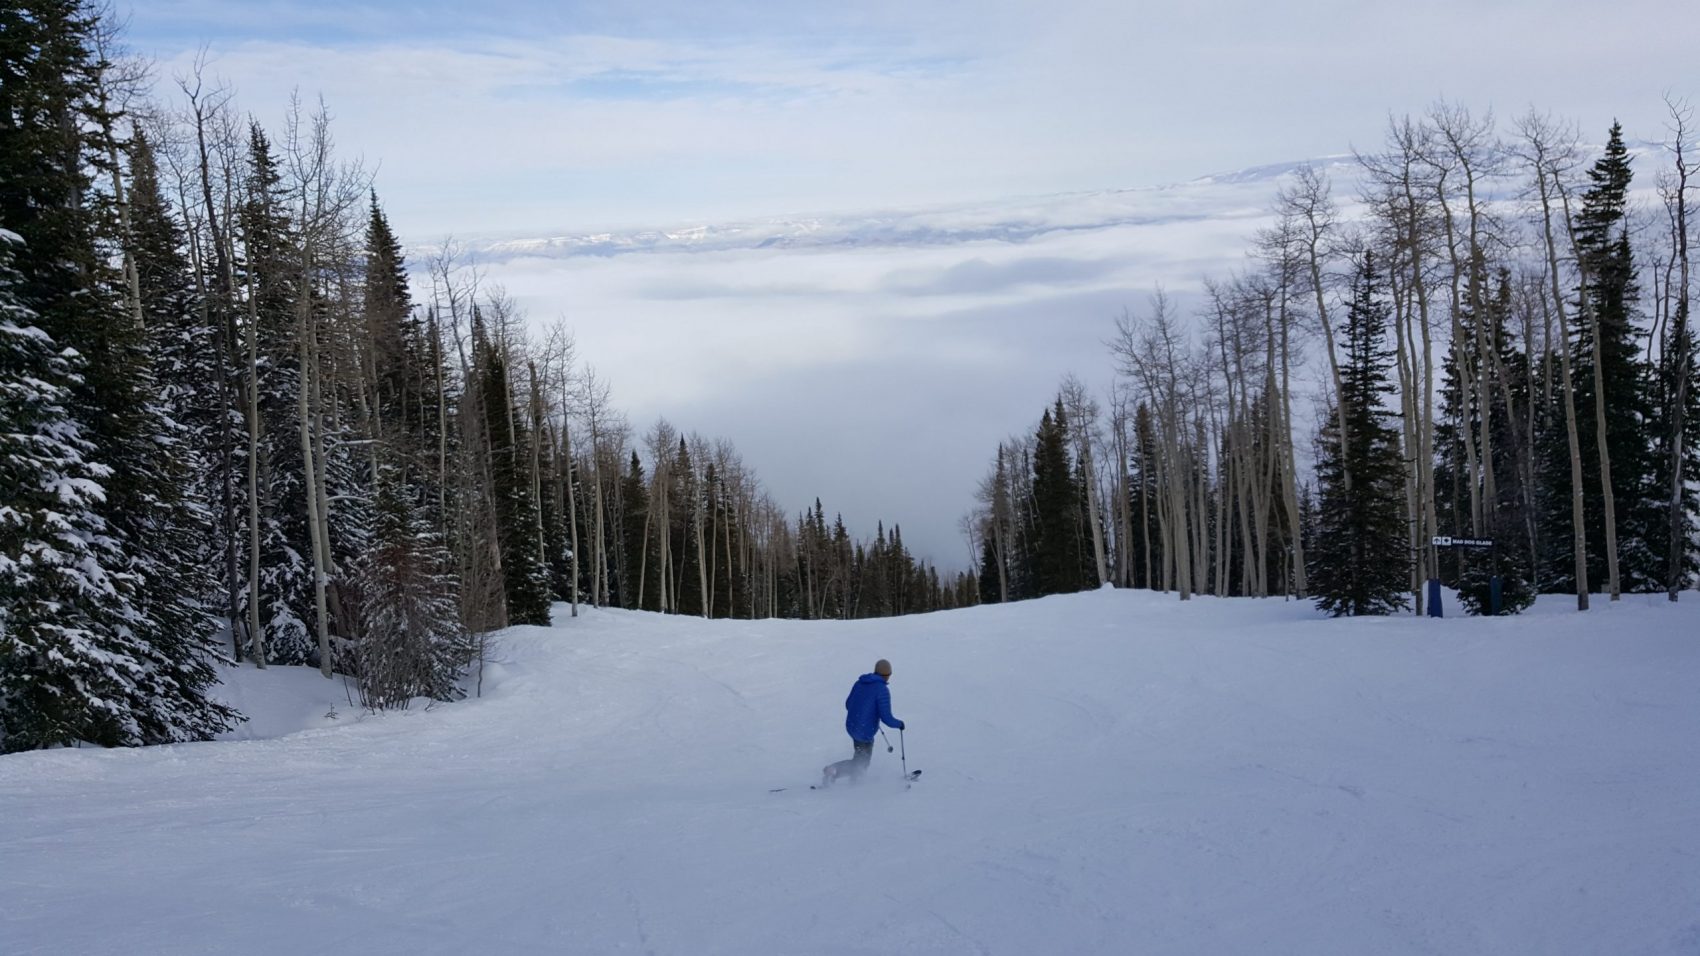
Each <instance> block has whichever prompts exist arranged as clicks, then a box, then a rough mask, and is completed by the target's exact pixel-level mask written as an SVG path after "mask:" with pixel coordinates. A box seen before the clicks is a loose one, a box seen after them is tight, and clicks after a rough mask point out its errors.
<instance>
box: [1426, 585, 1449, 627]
mask: <svg viewBox="0 0 1700 956" xmlns="http://www.w3.org/2000/svg"><path fill="white" fill-rule="evenodd" d="M1428 616H1429V617H1445V616H1446V614H1445V613H1444V612H1443V611H1442V610H1441V607H1440V579H1439V578H1429V579H1428Z"/></svg>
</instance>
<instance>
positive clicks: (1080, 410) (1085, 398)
mask: <svg viewBox="0 0 1700 956" xmlns="http://www.w3.org/2000/svg"><path fill="white" fill-rule="evenodd" d="M1061 394H1062V400H1063V407H1064V408H1065V409H1066V410H1067V412H1068V425H1069V439H1070V441H1071V442H1072V443H1073V445H1074V455H1075V459H1076V460H1077V461H1079V462H1080V470H1081V473H1082V474H1083V475H1084V476H1085V478H1086V514H1087V519H1086V520H1087V522H1088V523H1089V524H1090V525H1091V528H1090V529H1088V530H1089V531H1090V532H1091V535H1092V559H1093V564H1094V567H1095V568H1096V569H1097V572H1098V584H1099V585H1103V584H1105V583H1106V582H1108V581H1109V580H1110V573H1109V565H1108V563H1107V562H1106V560H1105V557H1104V524H1103V522H1102V521H1101V520H1100V518H1099V515H1100V511H1101V508H1100V504H1099V494H1100V493H1099V489H1098V469H1097V467H1096V465H1095V464H1094V461H1093V455H1092V448H1093V445H1094V444H1095V443H1096V436H1097V430H1098V415H1099V412H1100V410H1099V408H1098V403H1097V402H1096V401H1095V400H1093V398H1092V396H1091V395H1090V394H1089V393H1088V392H1087V390H1086V386H1085V384H1084V383H1082V382H1081V381H1080V379H1078V378H1076V377H1075V376H1073V375H1069V376H1067V377H1066V378H1064V379H1063V383H1062V390H1061Z"/></svg>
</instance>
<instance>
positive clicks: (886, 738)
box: [880, 727, 895, 753]
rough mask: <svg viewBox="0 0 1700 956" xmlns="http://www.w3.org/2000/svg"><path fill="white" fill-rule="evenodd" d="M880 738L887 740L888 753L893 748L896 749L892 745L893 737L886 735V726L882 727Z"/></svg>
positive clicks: (886, 750) (886, 749)
mask: <svg viewBox="0 0 1700 956" xmlns="http://www.w3.org/2000/svg"><path fill="white" fill-rule="evenodd" d="M880 739H881V740H883V741H885V752H886V753H891V752H892V750H893V749H895V748H893V747H892V746H891V738H890V737H887V736H886V735H885V728H884V727H881V728H880Z"/></svg>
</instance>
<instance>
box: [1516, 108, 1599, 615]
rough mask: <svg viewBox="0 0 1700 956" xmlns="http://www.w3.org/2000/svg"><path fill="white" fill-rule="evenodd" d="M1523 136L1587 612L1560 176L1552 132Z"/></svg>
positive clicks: (1536, 129)
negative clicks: (1560, 236) (1551, 318)
mask: <svg viewBox="0 0 1700 956" xmlns="http://www.w3.org/2000/svg"><path fill="white" fill-rule="evenodd" d="M1523 135H1524V137H1525V138H1526V139H1527V140H1528V144H1529V147H1530V149H1531V150H1532V153H1531V155H1530V156H1529V157H1528V158H1529V160H1530V162H1531V165H1532V166H1533V167H1534V172H1535V184H1536V188H1537V191H1538V192H1539V194H1540V199H1541V235H1542V239H1543V241H1544V243H1545V246H1546V254H1547V277H1548V279H1549V280H1550V281H1551V283H1552V289H1551V294H1552V304H1553V309H1554V312H1555V314H1556V315H1557V316H1558V332H1559V346H1558V349H1557V350H1556V351H1557V352H1558V357H1559V374H1560V388H1559V391H1560V393H1561V395H1562V396H1563V399H1564V428H1565V433H1566V437H1567V438H1568V440H1569V445H1570V526H1571V530H1572V533H1573V537H1574V543H1573V547H1574V553H1575V561H1576V610H1578V611H1586V610H1587V609H1588V538H1587V526H1586V525H1585V523H1584V520H1583V511H1582V448H1581V439H1580V438H1579V436H1578V434H1577V427H1576V398H1575V396H1576V391H1575V388H1574V385H1573V383H1572V380H1571V375H1570V327H1569V323H1568V322H1567V321H1566V319H1565V315H1564V293H1563V290H1562V289H1561V288H1560V285H1559V270H1558V243H1557V242H1556V241H1555V239H1554V238H1553V229H1552V216H1553V210H1552V199H1553V195H1554V193H1555V192H1556V189H1557V183H1556V182H1555V181H1554V180H1556V179H1557V177H1558V176H1559V175H1561V173H1560V171H1559V169H1558V168H1557V166H1556V165H1553V166H1550V167H1549V165H1548V164H1549V162H1551V159H1550V158H1549V157H1548V156H1547V150H1548V149H1549V148H1551V147H1550V144H1549V143H1548V142H1547V137H1549V136H1550V135H1551V131H1550V130H1548V129H1546V128H1545V126H1544V124H1542V123H1540V122H1539V121H1537V120H1535V119H1534V118H1533V117H1531V118H1530V119H1529V120H1526V121H1525V122H1524V123H1523Z"/></svg>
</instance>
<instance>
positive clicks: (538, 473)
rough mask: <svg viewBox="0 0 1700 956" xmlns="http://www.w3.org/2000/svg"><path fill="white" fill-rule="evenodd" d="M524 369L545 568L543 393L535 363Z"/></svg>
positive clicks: (534, 491)
mask: <svg viewBox="0 0 1700 956" xmlns="http://www.w3.org/2000/svg"><path fill="white" fill-rule="evenodd" d="M525 367H526V370H527V371H528V372H529V373H530V374H531V500H532V501H534V502H536V503H537V507H536V508H534V509H532V511H533V513H534V514H535V515H536V517H537V522H536V525H537V559H538V560H539V561H542V562H543V566H544V567H545V568H547V567H549V548H548V545H547V544H546V543H545V542H546V539H547V536H546V535H545V534H544V531H543V393H542V391H541V390H539V389H538V387H537V363H536V362H530V361H528V362H526V363H525Z"/></svg>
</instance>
